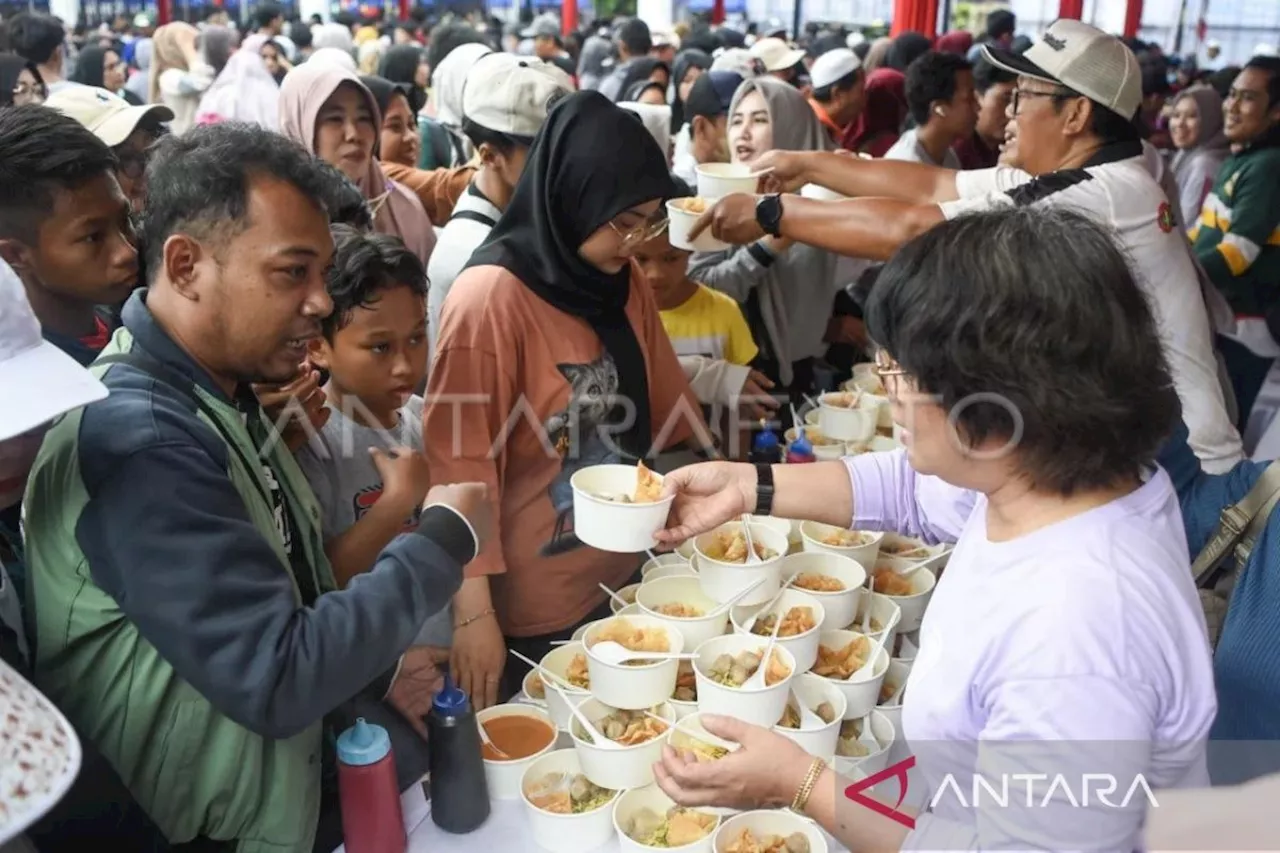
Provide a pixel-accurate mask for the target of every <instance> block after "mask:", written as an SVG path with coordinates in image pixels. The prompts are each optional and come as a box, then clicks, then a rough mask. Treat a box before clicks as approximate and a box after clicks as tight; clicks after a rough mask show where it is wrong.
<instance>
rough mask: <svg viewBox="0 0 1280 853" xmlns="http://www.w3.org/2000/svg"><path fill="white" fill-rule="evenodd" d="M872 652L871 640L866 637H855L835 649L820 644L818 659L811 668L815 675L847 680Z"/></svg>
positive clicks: (860, 667)
mask: <svg viewBox="0 0 1280 853" xmlns="http://www.w3.org/2000/svg"><path fill="white" fill-rule="evenodd" d="M870 653H871V641H870V640H868V639H867V638H866V637H855V638H854V639H852V640H850V641H849V642H848V643H847V644H846V645H845V646H844V647H843V648H839V649H833V648H830V647H829V646H824V645H820V646H818V660H817V662H816V663H815V664H814V665H813V669H811V670H810V672H812V673H813V674H814V675H821V676H822V677H823V678H834V679H836V680H845V679H848V677H849V676H851V675H853V674H854V673H855V672H857V671H858V670H860V669H862V665H863V664H865V663H866V662H867V655H869V654H870Z"/></svg>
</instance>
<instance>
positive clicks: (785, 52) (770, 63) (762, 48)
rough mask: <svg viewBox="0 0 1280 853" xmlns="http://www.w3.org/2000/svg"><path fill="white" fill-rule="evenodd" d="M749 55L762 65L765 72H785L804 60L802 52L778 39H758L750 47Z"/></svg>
mask: <svg viewBox="0 0 1280 853" xmlns="http://www.w3.org/2000/svg"><path fill="white" fill-rule="evenodd" d="M751 55H752V56H754V57H755V58H756V59H759V60H760V61H761V62H763V63H764V68H765V70H766V71H785V70H787V69H788V68H790V67H791V66H793V65H795V64H796V63H797V62H799V61H800V60H801V59H804V51H803V50H800V49H799V48H794V47H792V46H791V45H789V44H787V43H786V42H785V41H783V40H782V39H780V38H767V39H760V40H759V41H757V42H756V43H755V44H753V45H751Z"/></svg>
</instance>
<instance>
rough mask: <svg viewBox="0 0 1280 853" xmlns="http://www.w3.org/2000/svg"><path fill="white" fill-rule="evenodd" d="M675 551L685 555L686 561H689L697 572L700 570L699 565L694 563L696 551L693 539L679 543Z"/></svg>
mask: <svg viewBox="0 0 1280 853" xmlns="http://www.w3.org/2000/svg"><path fill="white" fill-rule="evenodd" d="M675 553H677V554H679V555H680V556H681V557H684V559H685V562H687V563H688V564H689V565H690V566H691V567H692V568H693V570H694V571H695V572H696V571H697V570H698V567H697V566H694V565H693V558H694V552H693V540H692V539H686V540H685V541H684V542H681V543H680V544H679V545H677V546H676V550H675Z"/></svg>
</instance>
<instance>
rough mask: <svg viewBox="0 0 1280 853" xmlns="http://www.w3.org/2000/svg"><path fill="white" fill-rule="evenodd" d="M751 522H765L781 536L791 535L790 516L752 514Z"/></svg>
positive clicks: (764, 523)
mask: <svg viewBox="0 0 1280 853" xmlns="http://www.w3.org/2000/svg"><path fill="white" fill-rule="evenodd" d="M751 523H752V524H763V525H764V526H765V527H767V528H769V529H770V530H772V531H774V532H775V533H777V534H778V535H779V536H790V535H791V519H789V518H774V517H773V516H772V515H753V516H751Z"/></svg>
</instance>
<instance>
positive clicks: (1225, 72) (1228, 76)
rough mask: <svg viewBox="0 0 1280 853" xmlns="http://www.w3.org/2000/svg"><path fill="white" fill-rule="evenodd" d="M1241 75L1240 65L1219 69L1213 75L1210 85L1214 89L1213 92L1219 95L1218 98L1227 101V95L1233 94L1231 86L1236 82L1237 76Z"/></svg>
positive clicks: (1209, 79)
mask: <svg viewBox="0 0 1280 853" xmlns="http://www.w3.org/2000/svg"><path fill="white" fill-rule="evenodd" d="M1239 73H1240V66H1239V65H1228V66H1227V67H1226V68H1219V69H1218V70H1217V71H1214V72H1213V73H1211V74H1210V75H1209V78H1208V83H1209V85H1210V86H1211V87H1212V88H1213V91H1215V92H1217V93H1218V97H1219V98H1222V100H1224V101H1225V100H1226V99H1227V95H1228V94H1229V93H1230V92H1231V84H1232V83H1234V82H1235V81H1236V76H1237V75H1238V74H1239Z"/></svg>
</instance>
